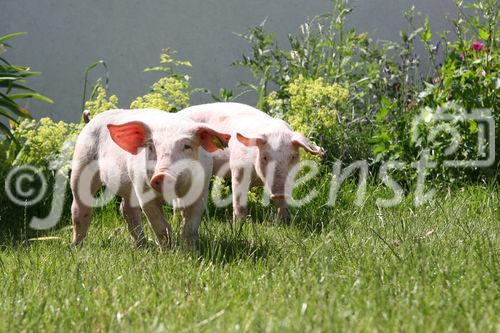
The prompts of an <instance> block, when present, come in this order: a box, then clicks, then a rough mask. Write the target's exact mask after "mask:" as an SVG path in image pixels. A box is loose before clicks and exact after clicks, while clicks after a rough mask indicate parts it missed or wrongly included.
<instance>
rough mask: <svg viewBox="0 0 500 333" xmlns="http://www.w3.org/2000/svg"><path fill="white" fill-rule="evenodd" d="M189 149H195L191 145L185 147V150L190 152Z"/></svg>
mask: <svg viewBox="0 0 500 333" xmlns="http://www.w3.org/2000/svg"><path fill="white" fill-rule="evenodd" d="M188 149H193V147H191V145H184V150H188Z"/></svg>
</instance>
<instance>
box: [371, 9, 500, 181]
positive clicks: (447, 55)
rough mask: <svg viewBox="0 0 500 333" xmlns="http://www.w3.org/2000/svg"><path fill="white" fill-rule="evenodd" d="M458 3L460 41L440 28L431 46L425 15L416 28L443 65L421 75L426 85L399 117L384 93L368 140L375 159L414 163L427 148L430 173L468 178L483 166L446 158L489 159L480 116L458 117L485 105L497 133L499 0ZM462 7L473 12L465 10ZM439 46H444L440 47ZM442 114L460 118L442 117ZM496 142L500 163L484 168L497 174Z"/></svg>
mask: <svg viewBox="0 0 500 333" xmlns="http://www.w3.org/2000/svg"><path fill="white" fill-rule="evenodd" d="M457 8H458V17H457V18H456V19H454V20H452V26H453V28H454V32H455V34H456V36H457V39H456V40H454V41H449V40H448V38H447V33H440V34H438V35H439V36H440V39H441V40H440V41H439V42H437V43H436V44H434V46H432V45H433V44H432V36H433V32H432V30H431V27H430V25H429V23H428V20H427V19H426V20H425V22H424V27H423V28H421V29H420V30H418V31H422V32H421V35H420V40H421V42H422V44H423V45H424V46H425V49H426V50H427V52H428V53H427V54H428V58H429V60H430V61H429V62H430V63H434V62H435V59H436V58H442V59H443V65H442V66H439V65H437V66H436V67H435V68H436V70H435V71H434V72H433V73H432V75H429V76H428V77H427V78H425V79H423V88H422V89H421V91H420V92H419V94H418V95H417V99H416V100H415V103H416V104H415V105H413V106H412V108H411V109H410V110H408V112H406V113H405V114H403V115H401V117H394V116H393V115H394V114H395V113H396V111H395V109H396V108H397V104H394V103H392V101H391V100H389V99H387V98H385V97H384V99H383V108H382V109H381V110H380V112H379V113H378V114H377V116H376V119H377V126H376V128H375V131H374V136H373V138H372V140H371V141H370V142H371V143H372V144H373V152H374V155H375V161H377V162H378V161H383V160H388V159H390V160H400V161H404V162H406V163H407V164H410V163H414V162H416V161H418V160H419V159H420V158H421V153H422V152H423V151H428V152H429V156H428V158H429V160H430V161H431V162H435V163H437V167H436V168H435V169H434V170H433V171H432V172H431V175H433V176H434V177H435V178H439V179H443V180H445V179H446V180H456V179H466V178H467V177H469V178H470V177H474V174H475V175H476V176H477V174H478V173H477V171H479V170H478V169H468V170H464V169H462V170H456V169H453V168H445V167H444V162H445V161H447V160H459V161H463V160H481V159H485V157H486V156H485V155H484V154H483V152H484V151H485V150H487V148H488V147H487V146H485V147H483V149H481V148H480V147H479V146H478V143H479V142H478V134H479V133H478V131H479V127H480V124H479V123H478V122H477V121H475V120H468V121H463V120H461V121H458V120H459V119H464V118H466V117H467V116H468V115H470V113H471V112H473V111H475V110H476V111H477V110H478V109H487V110H489V112H491V116H492V117H493V118H494V119H495V122H496V124H497V126H496V131H497V132H496V137H499V135H498V133H499V132H498V123H499V120H500V116H499V114H500V111H499V110H498V95H499V89H500V81H499V78H498V70H499V68H500V64H499V60H498V59H499V51H498V42H499V38H500V36H499V34H498V29H497V28H496V25H495V22H497V20H498V6H497V5H496V1H490V0H486V1H482V0H476V1H474V2H473V3H471V4H469V5H467V6H464V5H463V3H462V2H461V1H457ZM464 8H465V9H469V10H472V12H469V13H470V14H469V15H467V14H466V13H465V12H464ZM442 45H444V47H442ZM440 47H441V49H442V51H441V52H438V51H439V49H440ZM443 116H446V117H454V118H456V119H457V120H455V121H451V122H448V121H444V120H443V119H442V117H443ZM416 119H418V120H420V121H418V122H417V121H416ZM489 130H493V129H489ZM484 134H487V133H483V135H484ZM497 141H498V140H497ZM455 143H459V147H457V150H456V151H455V152H454V153H451V151H450V150H449V147H452V146H453V145H454V144H455ZM487 144H488V143H486V145H487ZM496 145H497V147H496V149H495V150H496V152H497V157H496V161H497V162H496V163H494V164H493V165H491V168H490V170H486V173H494V172H491V171H492V170H491V169H496V168H497V165H498V151H499V145H498V142H497V144H496ZM474 171H476V172H474ZM414 176H415V175H414V174H413V177H414ZM407 177H410V178H411V177H412V176H411V175H407Z"/></svg>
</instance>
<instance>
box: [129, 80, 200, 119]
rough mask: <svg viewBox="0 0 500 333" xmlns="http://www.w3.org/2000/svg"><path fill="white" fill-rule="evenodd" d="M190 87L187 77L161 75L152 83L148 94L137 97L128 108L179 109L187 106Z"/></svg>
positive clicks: (168, 110) (169, 110)
mask: <svg viewBox="0 0 500 333" xmlns="http://www.w3.org/2000/svg"><path fill="white" fill-rule="evenodd" d="M190 87H191V85H190V83H189V82H188V81H187V77H186V78H185V79H181V78H178V77H173V76H168V77H162V78H161V79H160V80H158V82H156V83H154V84H153V86H152V87H151V92H150V93H149V94H146V95H144V96H142V97H137V98H136V99H135V100H134V101H133V102H132V104H130V108H131V109H144V108H156V109H160V110H164V111H167V112H171V111H177V110H181V109H183V108H185V107H187V106H189V96H190V91H189V88H190Z"/></svg>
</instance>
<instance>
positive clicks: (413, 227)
mask: <svg viewBox="0 0 500 333" xmlns="http://www.w3.org/2000/svg"><path fill="white" fill-rule="evenodd" d="M383 192H384V190H382V189H380V188H378V187H375V186H373V185H371V186H369V190H368V194H369V195H368V196H367V197H366V200H365V205H364V206H362V207H357V206H356V205H355V204H354V201H355V200H354V193H355V188H354V187H353V186H350V185H349V184H346V185H345V186H344V187H343V188H342V190H341V193H340V195H339V198H338V200H337V203H336V205H335V206H334V207H327V206H325V205H324V203H325V202H326V199H324V198H325V195H323V196H321V198H319V199H316V200H315V201H314V202H312V203H311V204H310V205H309V206H307V207H305V208H303V209H300V211H297V210H295V211H294V219H293V221H291V222H290V223H288V224H284V223H279V222H277V221H275V220H274V219H273V217H272V216H271V214H270V211H271V210H270V209H262V208H260V207H259V206H257V205H254V206H253V207H252V211H253V213H254V216H255V220H254V221H247V222H246V223H244V224H240V225H231V224H230V223H229V216H230V214H231V211H230V210H229V209H225V210H224V209H218V210H216V209H214V208H213V207H210V209H208V210H207V212H206V214H205V217H204V220H203V224H202V226H201V229H200V244H199V248H198V250H197V251H196V252H189V251H187V250H183V249H182V248H181V247H180V246H177V247H176V249H175V250H173V251H170V252H166V253H165V252H161V251H160V250H159V249H158V248H157V247H156V246H155V244H154V243H153V242H152V241H151V242H150V244H149V245H147V246H146V247H145V248H140V249H135V248H134V247H133V245H132V243H131V241H130V239H129V236H128V233H127V231H126V230H125V228H124V223H123V221H122V220H121V219H120V218H119V216H118V214H117V210H116V204H111V205H108V206H107V207H106V208H104V209H101V210H99V211H97V212H96V213H95V214H94V218H93V223H92V226H91V229H90V234H89V236H88V238H87V239H86V241H85V242H84V244H83V246H81V247H79V248H72V247H71V246H70V234H71V232H70V229H69V227H62V228H60V229H59V230H56V231H52V232H51V233H49V236H55V237H57V238H55V239H46V240H26V239H25V240H20V241H16V240H13V239H10V240H6V241H5V240H4V241H3V243H2V244H1V245H0V246H1V247H0V249H1V252H0V253H1V256H0V268H1V270H0V283H1V286H2V288H1V289H0V308H1V312H0V330H1V331H5V332H13V331H33V330H36V331H89V330H92V331H96V330H105V331H153V332H163V331H184V332H191V331H243V332H246V331H296V332H303V331H324V332H332V331H382V332H387V331H405V332H413V331H420V332H424V331H425V332H428V331H436V332H443V331H460V332H463V331H476V332H488V331H490V332H495V331H497V332H498V331H499V330H500V223H499V220H500V219H499V211H498V208H499V189H498V186H497V185H494V186H491V185H470V186H467V187H466V188H457V189H454V190H449V191H448V190H447V191H441V192H440V193H439V195H438V196H437V197H436V199H438V200H436V201H434V202H432V203H429V204H426V205H424V206H420V207H415V206H414V204H413V202H412V198H411V196H410V197H407V198H406V199H405V200H404V202H403V203H402V204H401V205H399V206H397V207H394V208H384V209H378V208H377V207H376V206H375V204H374V201H375V198H376V197H378V196H381V195H383V194H380V193H383ZM20 215H22V214H20ZM179 222H180V221H179V218H177V217H174V218H173V225H174V227H175V230H176V231H179ZM67 223H69V222H67ZM145 225H147V223H145ZM148 234H149V237H152V236H151V232H150V231H149V230H148Z"/></svg>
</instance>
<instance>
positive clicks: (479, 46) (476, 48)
mask: <svg viewBox="0 0 500 333" xmlns="http://www.w3.org/2000/svg"><path fill="white" fill-rule="evenodd" d="M472 48H473V49H474V51H476V52H480V51H482V50H483V49H484V44H483V43H481V42H479V41H475V42H474V43H472Z"/></svg>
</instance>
